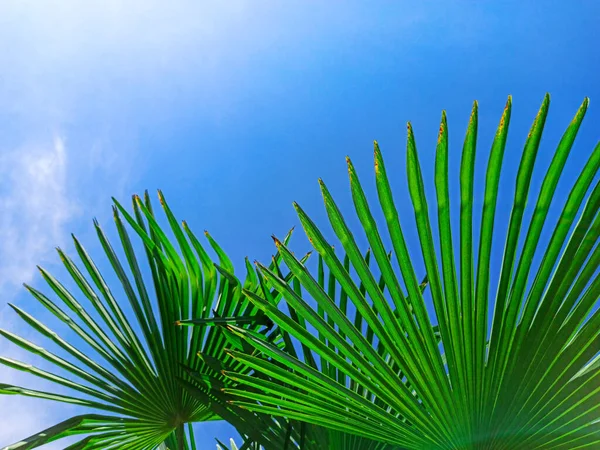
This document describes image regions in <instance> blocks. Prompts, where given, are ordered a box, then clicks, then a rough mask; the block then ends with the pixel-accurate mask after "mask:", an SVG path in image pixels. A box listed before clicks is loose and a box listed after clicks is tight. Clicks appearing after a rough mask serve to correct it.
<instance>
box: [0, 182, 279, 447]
mask: <svg viewBox="0 0 600 450" xmlns="http://www.w3.org/2000/svg"><path fill="white" fill-rule="evenodd" d="M159 197H160V200H161V204H162V205H163V209H164V211H165V213H166V217H167V219H168V222H169V224H170V228H171V231H172V232H173V234H174V236H175V239H176V241H177V243H178V245H179V249H176V248H175V247H174V245H173V244H172V243H171V242H170V241H169V239H168V238H167V236H166V234H165V232H164V231H163V230H162V229H161V227H160V226H159V225H158V223H157V222H156V220H155V219H154V215H153V212H152V208H151V204H150V201H149V198H148V196H147V194H146V198H145V201H144V202H142V200H141V199H140V198H138V197H137V196H136V197H134V201H133V211H134V214H133V216H131V215H130V214H129V213H127V211H125V210H124V209H123V208H122V207H121V205H119V204H118V203H117V202H116V201H115V204H116V207H115V208H114V219H115V223H116V226H117V230H118V234H119V238H120V244H121V247H122V251H123V253H124V255H125V259H124V260H123V258H119V257H118V256H117V253H116V250H115V249H114V248H113V247H112V246H111V244H110V243H109V241H108V239H107V237H106V235H105V234H104V232H103V231H102V229H101V228H100V226H99V225H98V223H97V222H96V223H95V227H96V231H97V234H98V237H99V239H100V243H101V245H102V247H103V249H104V251H105V254H106V257H107V259H108V261H109V262H110V264H111V266H112V269H113V273H112V274H111V276H116V278H117V279H118V281H119V283H115V286H113V287H109V286H108V284H107V282H106V281H105V279H104V278H103V276H102V275H101V273H100V271H99V269H98V267H97V265H96V263H95V262H94V261H92V259H91V258H90V256H89V255H88V254H87V252H86V251H85V249H84V248H83V246H82V245H81V243H80V242H79V241H78V240H77V239H75V238H74V241H75V247H76V250H77V253H78V255H79V257H80V259H81V262H82V265H76V264H75V262H74V261H73V260H71V259H70V258H69V257H68V256H67V255H66V254H65V253H64V252H63V251H62V250H60V249H59V250H58V252H59V255H60V257H61V259H62V261H63V263H64V266H65V268H66V269H67V271H68V273H69V274H70V276H71V278H72V279H71V283H72V284H74V285H76V286H77V288H78V289H79V292H78V293H75V292H74V291H73V292H71V291H69V290H68V289H67V288H66V287H65V286H64V285H63V284H61V283H60V282H59V281H58V280H57V279H55V278H54V277H53V276H52V275H51V274H50V273H48V272H47V271H45V270H44V269H40V271H41V274H42V276H43V278H44V280H45V281H46V282H47V283H48V285H49V286H50V288H51V289H52V291H53V292H54V294H55V295H56V296H57V297H58V299H59V300H60V301H61V302H62V304H63V306H62V307H61V306H59V304H58V303H57V302H55V301H54V300H51V299H50V298H49V297H47V296H46V295H45V294H43V293H42V292H40V291H38V290H36V289H34V288H32V287H29V286H27V289H28V290H29V291H30V292H31V293H32V294H33V296H34V297H35V298H36V299H37V300H38V302H39V303H40V304H41V305H43V306H44V307H45V308H47V309H48V310H49V311H50V312H52V313H53V314H54V315H55V316H56V317H57V318H58V319H59V320H60V321H62V322H63V323H64V324H65V325H67V326H68V327H69V329H70V332H69V333H68V334H63V335H62V336H61V335H59V334H57V333H55V332H54V331H52V330H51V329H50V328H48V327H47V326H46V325H44V324H43V323H42V322H40V321H39V320H38V319H36V318H35V317H33V316H32V315H30V314H29V313H27V312H25V311H23V310H22V309H21V308H19V307H17V306H13V305H11V306H12V307H13V309H14V310H15V311H16V313H17V314H18V315H19V316H20V317H21V318H22V319H23V320H24V321H25V322H26V323H27V324H28V325H29V326H31V328H32V329H33V330H34V331H35V332H37V333H39V334H40V335H41V336H42V337H44V338H46V339H48V340H49V341H51V343H53V344H54V345H55V346H56V347H58V348H59V349H60V350H61V351H62V353H64V355H65V357H63V356H59V355H58V354H55V353H53V352H51V351H49V350H46V349H44V348H42V347H39V346H38V345H36V344H33V343H31V342H30V341H28V340H26V339H23V338H21V337H19V336H17V335H15V334H13V333H11V332H9V331H4V330H0V334H1V335H2V336H4V337H5V338H7V339H8V340H10V341H12V342H13V343H15V344H17V345H18V346H20V347H21V348H23V349H25V350H27V351H29V352H31V353H33V354H36V355H38V356H40V357H41V358H43V359H45V360H46V361H47V362H48V363H50V364H51V365H53V366H54V367H55V368H56V369H61V370H62V371H63V372H65V373H66V374H67V376H66V377H64V376H60V375H58V374H54V373H51V372H48V371H46V370H42V369H39V368H36V367H34V366H31V365H28V364H24V363H22V362H19V361H14V360H11V359H8V358H3V357H0V363H2V364H4V365H6V366H9V367H12V368H14V369H17V370H21V371H23V372H27V373H30V374H32V375H35V376H38V377H40V378H43V379H46V380H49V381H51V382H54V383H56V384H57V385H60V386H63V387H66V388H69V389H71V390H72V391H73V392H74V393H75V394H73V395H62V394H61V395H58V394H56V393H52V392H41V391H34V390H30V389H26V388H21V387H18V386H12V385H4V384H2V385H0V394H20V395H25V396H30V397H37V398H43V399H49V400H56V401H60V402H65V403H71V404H75V405H80V406H84V407H88V408H91V409H94V410H100V411H103V412H106V413H108V414H109V415H104V414H103V415H98V414H88V415H83V416H79V417H74V418H73V419H70V420H68V421H65V422H63V423H61V424H58V425H56V426H54V427H52V428H50V429H48V430H46V431H44V432H42V433H39V434H37V435H34V436H31V437H30V438H28V439H25V440H24V441H22V442H20V443H17V444H14V445H12V446H9V447H7V448H8V449H11V450H12V449H25V448H34V447H37V446H39V445H42V444H44V443H45V442H50V441H52V440H56V439H59V438H61V437H65V436H70V435H74V434H87V435H89V436H88V437H86V438H85V439H84V440H83V441H81V442H79V443H77V444H75V445H74V446H73V448H102V449H107V448H115V449H116V448H119V449H125V448H130V449H136V450H137V449H153V448H156V447H157V446H158V445H159V444H161V443H162V442H165V440H167V444H168V445H170V446H171V447H173V448H188V436H186V433H185V432H184V427H183V424H184V423H191V422H199V421H206V420H215V419H220V418H221V417H222V416H226V415H227V419H228V420H230V421H231V422H232V423H233V424H234V426H239V427H240V428H242V431H243V430H246V429H250V430H252V431H253V433H254V434H257V433H259V432H260V424H261V422H260V420H262V419H261V418H260V416H259V415H257V414H255V413H250V412H248V411H241V410H239V408H237V407H236V406H233V405H230V404H228V403H227V402H226V400H227V399H226V398H225V396H224V394H223V393H222V391H221V388H222V387H223V386H224V385H226V384H231V382H230V381H228V380H227V379H226V378H225V377H224V376H223V375H222V374H221V373H215V372H214V370H213V369H212V368H211V364H209V363H207V360H208V359H210V360H215V361H219V360H220V361H223V362H224V363H226V364H230V366H231V367H234V368H235V369H236V370H239V371H241V372H244V370H245V369H244V367H243V366H242V365H240V364H239V363H237V362H235V361H233V360H232V359H231V357H230V356H228V355H227V354H226V353H225V352H224V349H225V347H226V346H230V343H229V341H228V333H225V332H224V329H223V328H222V327H208V326H199V327H194V328H187V327H176V326H175V325H174V323H175V321H177V320H180V319H187V318H200V319H202V318H207V317H209V315H211V314H212V313H211V311H213V310H214V311H215V312H216V313H217V314H218V315H220V316H230V315H244V316H246V317H247V316H253V315H256V314H257V311H258V309H257V308H256V307H255V306H254V305H252V304H251V303H250V302H249V301H248V300H247V299H246V298H245V296H243V295H242V286H243V287H244V288H245V289H249V290H250V291H255V290H256V289H259V286H258V284H257V283H256V275H255V272H254V269H253V268H252V267H251V266H249V265H248V267H249V269H250V270H249V271H248V277H247V279H246V280H245V282H244V284H243V285H242V283H240V282H239V281H238V279H237V278H235V276H233V265H232V263H231V261H230V260H229V259H228V258H227V256H226V255H225V253H224V252H223V250H222V249H221V248H220V247H219V246H218V245H217V243H216V242H215V241H214V240H213V239H212V238H211V237H210V236H209V235H208V233H206V237H207V239H208V241H209V243H210V245H211V246H212V248H213V250H214V251H215V253H216V254H217V255H218V257H219V266H218V267H223V268H224V270H222V273H226V276H224V275H222V273H219V272H218V271H217V267H215V265H214V263H213V261H212V260H211V259H210V257H209V255H208V254H207V252H206V251H205V250H204V248H203V247H202V245H201V244H200V242H199V240H198V239H197V238H196V237H195V236H194V234H193V233H192V232H191V231H190V230H189V228H188V227H187V225H186V224H185V222H184V223H183V227H180V225H179V224H178V222H177V221H176V220H175V218H174V216H173V214H172V213H171V211H170V209H169V208H168V206H167V204H166V203H165V201H164V198H163V197H162V194H160V193H159ZM122 217H123V218H124V219H125V222H124V221H123V220H122ZM126 222H128V224H129V228H130V229H133V230H134V231H135V234H136V235H137V236H138V237H140V238H141V239H142V241H143V246H144V249H145V252H146V260H147V265H144V266H142V265H140V262H139V261H138V257H137V256H136V254H135V252H134V248H133V244H132V242H131V240H130V237H129V233H128V231H127V228H128V227H127V223H126ZM288 237H289V235H288ZM278 258H279V256H277V257H276V260H277V259H278ZM225 270H226V271H227V272H225ZM148 277H150V278H151V279H152V285H151V286H147V285H146V283H145V281H144V279H145V278H148ZM83 299H84V300H85V301H84V300H83ZM121 299H122V300H125V299H127V300H128V302H129V305H130V307H131V311H132V312H133V314H128V313H127V311H125V310H124V303H123V301H122V300H121ZM64 307H66V308H64ZM258 313H260V311H258ZM261 314H262V313H261ZM131 319H134V320H131ZM238 325H239V326H240V327H244V328H247V329H251V330H259V329H263V332H264V328H263V325H264V322H262V321H261V320H250V321H246V323H243V324H238ZM264 333H265V334H266V332H264ZM271 334H272V333H271ZM74 337H75V338H76V339H75V341H73V338H74ZM229 339H231V337H229ZM238 340H239V339H238ZM77 341H80V342H82V343H83V344H84V345H82V347H81V348H79V347H78V346H76V345H75V344H73V342H77ZM198 352H201V353H202V354H203V355H204V356H205V358H203V359H201V358H199V357H198V356H197V354H198ZM238 412H239V413H240V415H238ZM190 430H191V428H190ZM188 434H189V432H188ZM280 434H281V432H280ZM264 435H265V436H267V437H268V436H271V439H275V438H274V437H273V436H277V432H276V430H275V431H272V432H270V434H269V432H267V431H265V433H264ZM279 439H280V440H281V441H282V439H283V436H281V437H280V438H279ZM189 445H193V439H191V442H189ZM175 446H177V447H175Z"/></svg>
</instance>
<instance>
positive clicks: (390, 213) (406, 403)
mask: <svg viewBox="0 0 600 450" xmlns="http://www.w3.org/2000/svg"><path fill="white" fill-rule="evenodd" d="M587 105H588V100H587V99H586V100H585V101H584V102H583V104H582V105H581V107H580V109H579V110H578V112H577V114H576V116H575V118H574V119H573V121H572V122H571V124H570V125H569V127H568V128H567V130H566V132H565V133H564V135H563V137H562V139H561V140H560V142H559V144H558V146H557V149H556V151H555V154H554V157H553V159H552V162H551V164H550V167H549V168H548V170H547V172H546V175H545V177H544V180H543V183H542V186H541V189H540V192H539V193H538V194H537V196H534V195H531V198H532V199H533V201H532V202H530V204H533V205H534V207H533V214H532V216H531V219H530V220H526V215H525V208H526V206H527V204H528V198H529V197H530V184H531V179H532V173H533V169H534V165H535V160H536V155H537V152H538V148H539V145H540V140H541V135H542V131H543V128H544V124H545V120H546V116H547V113H548V106H549V97H548V96H546V98H545V99H544V101H543V103H542V106H541V108H540V111H539V113H538V115H537V116H536V119H535V121H534V124H533V126H532V127H531V131H530V133H529V135H528V137H527V140H526V143H525V149H524V150H523V152H522V154H521V155H520V165H519V170H518V174H517V178H516V184H515V192H514V200H513V206H512V211H511V215H510V219H509V224H508V230H507V233H506V235H505V236H500V235H499V232H498V230H499V229H500V230H501V229H502V228H501V227H500V228H498V227H496V226H495V219H496V205H497V201H498V193H499V179H500V174H501V169H502V162H503V159H504V153H505V147H506V140H507V133H508V126H509V121H510V114H511V99H510V98H509V100H508V102H507V104H506V108H505V110H504V113H503V114H502V117H501V120H500V125H499V127H498V130H497V132H496V136H495V138H494V141H493V144H492V150H491V152H490V155H489V158H488V167H487V172H486V177H485V185H484V186H483V187H482V188H481V189H482V192H483V207H482V210H481V211H480V212H478V211H475V210H474V206H473V205H474V201H473V198H474V191H475V183H474V179H475V176H474V168H475V165H474V162H475V151H476V137H477V116H478V111H477V104H475V105H474V107H473V113H472V115H471V119H470V122H469V126H468V130H467V135H466V139H465V143H464V147H463V152H462V162H461V167H460V176H459V181H460V205H459V206H460V208H459V210H458V213H457V214H456V215H454V216H451V212H452V209H451V207H450V195H449V187H448V186H449V179H450V177H449V173H448V159H449V154H448V127H447V124H446V117H445V115H442V123H441V126H440V133H439V138H438V144H437V150H436V158H435V188H436V199H435V200H436V201H435V203H434V204H435V207H436V208H437V224H436V223H434V222H432V221H431V220H430V212H429V203H430V200H429V199H428V198H427V197H426V195H425V189H424V180H423V177H422V174H421V168H420V163H419V158H418V154H417V150H416V144H415V138H414V134H413V131H412V128H411V127H410V125H409V127H408V144H407V181H408V187H409V192H410V199H411V202H412V205H413V209H414V217H415V223H416V231H417V233H418V237H419V244H420V252H419V253H410V252H409V250H408V246H407V243H406V240H405V237H404V232H403V228H402V227H401V225H400V218H399V214H398V211H397V209H396V206H395V205H396V204H395V199H394V197H393V195H392V192H391V188H390V183H389V180H388V176H387V172H386V168H385V165H384V161H383V158H382V156H381V152H380V150H379V147H378V145H377V144H375V174H376V186H377V192H378V196H379V205H380V208H381V211H382V212H383V216H384V218H385V222H384V223H377V221H376V220H375V218H374V215H373V214H372V212H371V207H372V206H373V202H368V201H367V198H366V195H365V193H364V191H363V189H362V187H361V184H360V182H359V179H358V175H357V172H356V170H355V169H354V167H353V165H352V163H351V162H350V160H348V170H349V175H350V185H351V192H352V198H353V201H354V205H355V209H356V214H357V216H358V218H359V220H360V223H361V225H362V228H359V229H357V230H355V232H356V233H359V232H360V233H361V234H362V235H363V236H365V237H366V238H367V240H368V242H369V245H370V248H371V251H372V256H373V258H374V260H375V263H376V264H375V265H374V266H373V265H371V266H369V263H368V261H367V260H366V258H365V257H364V256H363V254H362V253H361V250H360V249H359V247H358V245H357V242H356V239H355V237H354V234H353V233H352V231H351V230H350V228H349V227H348V225H347V223H346V220H345V218H344V217H343V216H342V213H341V211H340V210H339V209H338V207H337V205H336V203H335V202H334V200H333V197H332V196H331V194H330V193H329V191H328V190H327V188H326V187H325V185H324V183H323V182H321V181H320V184H321V190H322V193H323V197H324V200H325V207H326V211H327V214H328V217H329V220H330V223H331V226H332V229H333V231H334V233H335V235H336V236H337V238H338V239H339V241H340V243H341V246H342V247H343V250H344V252H345V255H346V258H347V259H346V261H344V262H343V261H342V258H340V257H339V256H338V254H337V253H336V251H335V250H334V249H333V248H332V246H331V243H330V242H328V241H327V240H326V239H325V237H324V236H323V234H322V233H321V231H320V230H319V229H318V227H317V226H316V225H315V224H314V223H313V221H312V220H311V219H310V218H309V217H308V215H307V214H306V213H305V212H304V211H303V210H302V209H301V208H300V207H299V206H298V205H296V204H295V205H294V206H295V207H296V210H297V212H298V215H299V218H300V221H301V223H302V226H303V228H304V230H305V232H306V234H307V236H308V238H309V240H310V242H311V244H312V246H313V247H314V248H315V250H316V251H317V252H318V254H319V255H320V256H321V257H322V259H323V262H324V265H325V266H326V267H327V268H328V269H329V272H330V274H331V276H332V277H333V278H334V279H335V280H336V282H337V283H339V286H340V287H341V288H342V290H343V292H344V298H345V300H344V301H346V302H348V304H349V305H352V308H353V309H354V310H355V311H356V312H357V313H356V316H359V317H360V320H357V319H356V316H355V320H354V321H352V320H350V316H349V314H348V311H347V310H346V308H345V307H341V305H342V303H341V302H340V301H339V300H336V298H335V295H333V293H332V292H330V291H328V290H327V289H326V288H324V286H323V285H322V283H320V282H319V281H320V280H319V278H320V274H319V271H320V269H319V270H317V272H318V273H317V274H316V276H315V275H314V274H313V273H311V271H310V270H309V269H307V267H306V266H305V265H304V264H303V263H302V262H301V261H299V260H298V259H297V258H296V257H295V256H294V255H293V254H292V253H291V251H290V250H289V249H288V248H287V246H286V245H285V244H282V243H280V242H279V241H276V243H277V246H278V249H279V251H280V252H281V255H282V257H283V260H284V262H285V264H286V265H287V266H288V268H289V269H290V272H291V273H292V274H293V275H294V277H295V278H296V279H297V280H298V282H299V283H300V284H301V287H302V289H301V290H298V289H294V288H293V286H290V285H289V284H288V283H286V282H285V280H283V279H281V276H280V275H279V274H278V273H277V272H276V271H273V270H272V268H268V267H264V266H261V267H260V273H261V274H262V276H263V277H264V279H265V281H266V283H267V285H268V286H269V287H272V288H276V289H277V290H278V291H279V292H281V293H282V294H283V296H284V298H285V300H286V301H287V303H288V304H289V305H290V306H291V309H290V313H289V314H286V313H285V312H284V311H282V310H281V309H280V308H276V307H274V306H273V304H271V303H270V302H269V301H268V300H267V299H266V298H265V296H261V295H257V294H256V293H253V292H249V291H245V294H246V295H247V296H248V298H249V299H250V300H251V301H252V302H254V304H255V305H256V306H257V307H258V308H260V309H261V310H262V311H263V312H264V313H265V314H266V315H267V316H268V317H269V318H270V319H271V320H272V321H273V322H274V323H275V324H277V325H278V326H279V327H280V328H281V329H283V330H284V331H285V332H287V333H289V334H290V335H291V336H294V337H295V338H296V339H297V340H298V341H299V343H300V344H301V345H302V346H303V347H304V348H305V349H307V351H310V352H314V353H315V354H316V355H318V357H319V360H318V362H317V363H318V365H319V366H318V367H315V366H314V365H312V364H310V363H309V362H308V361H306V360H302V358H298V357H295V356H294V355H290V354H289V353H288V352H286V351H284V350H283V349H281V348H278V347H277V346H274V345H273V344H272V343H270V342H268V341H266V340H265V339H263V338H262V337H261V336H259V335H258V334H257V333H256V332H254V331H251V330H245V329H243V328H241V327H236V326H230V327H229V329H230V330H231V332H232V333H234V334H236V335H237V336H239V337H240V338H241V339H243V340H244V341H245V342H247V343H249V344H251V345H252V346H253V347H254V348H256V349H257V350H259V351H260V352H261V355H252V354H250V353H248V352H244V353H241V352H234V353H232V354H233V355H234V357H235V358H236V359H237V360H238V361H240V362H241V363H243V364H245V365H246V366H247V367H249V368H251V369H253V370H254V371H255V372H257V373H265V374H268V376H269V377H270V379H271V380H270V381H269V382H268V383H267V382H264V383H262V384H261V385H260V386H258V385H257V382H256V380H257V379H259V378H258V377H257V376H256V375H253V376H239V375H235V374H233V375H231V376H232V378H234V379H235V380H236V381H239V382H240V383H241V385H244V384H246V385H247V386H249V387H251V388H252V389H244V388H242V387H241V385H240V387H237V388H234V389H232V390H231V393H232V394H234V395H239V396H243V397H245V398H246V399H247V400H246V401H243V402H242V401H238V404H239V405H240V406H243V407H245V408H249V409H251V410H253V411H257V412H260V413H267V414H277V415H281V416H284V417H287V418H288V419H292V420H302V421H306V422H309V423H312V424H315V425H321V426H326V427H331V428H333V429H336V430H339V431H341V432H344V433H354V434H357V435H360V436H363V437H366V438H369V439H373V440H378V441H382V442H388V443H390V444H395V445H397V446H399V447H401V448H407V449H433V448H439V449H466V448H479V449H492V448H493V449H521V448H522V449H536V448H539V449H542V448H543V449H575V448H595V447H597V446H598V445H600V421H599V419H600V366H599V363H598V361H599V359H598V358H599V356H598V352H599V351H600V311H599V310H598V309H597V304H598V298H599V296H600V276H599V275H598V273H597V272H598V267H599V265H600V246H598V245H597V244H598V238H599V236H600V215H599V214H598V211H599V208H600V184H598V183H596V184H595V185H594V187H593V188H592V189H591V192H589V191H590V188H591V187H592V184H593V183H594V179H595V176H596V175H597V172H598V169H599V167H600V145H598V146H596V147H595V149H594V150H593V152H592V154H591V156H590V157H589V158H588V160H587V162H586V163H585V166H584V168H583V169H582V170H581V172H580V175H579V176H578V178H577V179H576V180H575V182H574V183H573V184H572V188H571V191H570V194H569V196H568V198H567V200H566V202H565V203H564V205H563V209H562V212H561V213H560V216H559V218H558V221H557V223H556V224H555V225H552V224H550V223H549V221H548V220H547V218H548V211H549V208H550V206H551V205H553V204H554V203H556V201H555V200H554V194H555V192H556V189H557V184H558V181H559V179H560V177H561V174H562V172H563V168H564V165H565V162H566V160H567V157H568V156H569V153H570V150H571V148H572V146H573V142H574V140H575V136H576V135H577V131H578V129H579V127H580V124H581V122H582V120H583V117H584V115H585V112H586V109H587ZM517 156H518V155H517ZM477 189H480V188H479V187H478V188H477ZM457 219H458V220H459V232H460V233H459V236H458V237H457V242H458V247H457V254H455V249H454V246H453V242H454V237H453V233H452V227H451V224H452V220H457ZM403 220H404V219H403ZM477 223H479V226H477ZM525 229H526V230H527V231H526V232H525V231H524V230H525ZM544 230H547V231H550V232H551V233H552V234H551V238H550V239H549V241H548V242H543V241H542V239H541V235H542V232H543V231H544ZM498 239H503V240H504V241H505V244H504V256H503V262H502V267H501V269H500V272H499V273H498V274H494V273H491V271H490V261H491V255H492V244H493V242H495V241H496V240H498ZM476 242H478V245H476V244H475V243H476ZM520 242H522V244H521V245H520ZM436 246H439V251H438V249H437V248H436ZM387 247H390V248H391V249H392V254H393V255H392V258H391V259H389V258H388V249H387ZM536 253H537V254H541V255H543V256H542V258H541V261H540V262H537V260H536V259H535V258H534V256H535V255H536ZM420 263H422V264H423V265H424V267H425V269H426V272H427V279H428V281H429V286H430V297H429V296H427V295H424V294H423V293H422V291H421V289H420V285H419V281H418V278H417V275H416V267H417V266H418V265H419V264H420ZM534 274H535V275H534ZM378 277H381V279H382V280H383V281H384V284H385V287H386V291H385V292H384V289H383V288H382V287H381V285H380V284H379V283H378V281H377V278H378ZM496 280H497V281H496ZM496 282H497V285H496V284H495V283H496ZM490 289H492V292H494V295H491V294H490ZM309 299H310V300H309ZM312 302H316V305H317V307H316V310H315V309H313V307H312V306H311V303H312ZM428 306H431V307H432V308H433V311H434V313H430V312H429V310H428ZM292 310H293V314H292V313H291V311H292ZM491 313H493V319H492V326H491V329H490V328H489V327H488V320H489V316H490V314H491ZM294 315H297V316H298V318H300V319H299V320H301V321H305V322H306V323H308V324H310V326H311V327H314V329H315V330H316V333H317V335H316V336H315V335H312V334H311V333H307V332H306V327H304V326H298V320H294V318H293V316H294ZM436 336H439V338H441V343H440V344H438V340H437V339H438V338H437V337H436ZM278 367H282V368H281V369H279V368H278ZM356 385H359V386H362V387H363V388H364V389H366V390H367V391H368V392H369V394H368V395H361V394H362V392H360V391H357V390H356V389H355V386H356ZM288 386H293V388H294V389H289V388H288ZM256 388H259V391H258V392H257V390H256Z"/></svg>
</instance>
